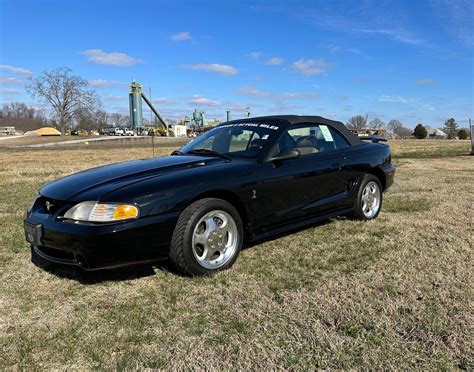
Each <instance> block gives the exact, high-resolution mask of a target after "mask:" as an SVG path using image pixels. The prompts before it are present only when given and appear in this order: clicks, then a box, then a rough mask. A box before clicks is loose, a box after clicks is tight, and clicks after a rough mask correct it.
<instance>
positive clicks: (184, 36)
mask: <svg viewBox="0 0 474 372" xmlns="http://www.w3.org/2000/svg"><path fill="white" fill-rule="evenodd" d="M171 40H173V41H176V42H179V41H187V40H192V36H191V34H190V33H189V32H178V33H177V34H173V35H171Z"/></svg>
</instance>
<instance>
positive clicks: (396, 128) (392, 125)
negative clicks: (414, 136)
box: [387, 119, 403, 135]
mask: <svg viewBox="0 0 474 372" xmlns="http://www.w3.org/2000/svg"><path fill="white" fill-rule="evenodd" d="M387 128H388V129H389V130H391V131H392V132H393V133H395V134H396V135H400V133H401V131H402V129H403V124H402V122H401V121H400V120H397V119H392V120H390V121H389V122H388V124H387Z"/></svg>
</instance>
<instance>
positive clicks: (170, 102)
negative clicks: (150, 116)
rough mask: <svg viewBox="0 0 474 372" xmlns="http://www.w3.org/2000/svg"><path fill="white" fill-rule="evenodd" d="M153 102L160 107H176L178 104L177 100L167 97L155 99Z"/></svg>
mask: <svg viewBox="0 0 474 372" xmlns="http://www.w3.org/2000/svg"><path fill="white" fill-rule="evenodd" d="M151 101H152V102H153V103H156V104H159V105H175V104H176V103H177V102H176V101H175V100H173V99H171V98H166V97H158V98H153V99H152V100H151Z"/></svg>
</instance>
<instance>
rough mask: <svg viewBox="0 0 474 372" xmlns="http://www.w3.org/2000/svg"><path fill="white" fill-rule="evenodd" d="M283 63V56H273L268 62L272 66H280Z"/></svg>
mask: <svg viewBox="0 0 474 372" xmlns="http://www.w3.org/2000/svg"><path fill="white" fill-rule="evenodd" d="M282 63H283V58H281V57H272V58H270V59H268V60H267V62H266V64H267V65H271V66H278V65H281V64H282Z"/></svg>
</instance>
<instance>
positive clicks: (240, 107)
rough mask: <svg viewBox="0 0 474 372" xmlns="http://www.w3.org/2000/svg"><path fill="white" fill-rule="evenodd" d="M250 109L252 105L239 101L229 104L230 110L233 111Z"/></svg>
mask: <svg viewBox="0 0 474 372" xmlns="http://www.w3.org/2000/svg"><path fill="white" fill-rule="evenodd" d="M249 109H250V105H242V104H239V103H235V104H233V105H229V110H231V111H237V112H246V111H248V110H249Z"/></svg>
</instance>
